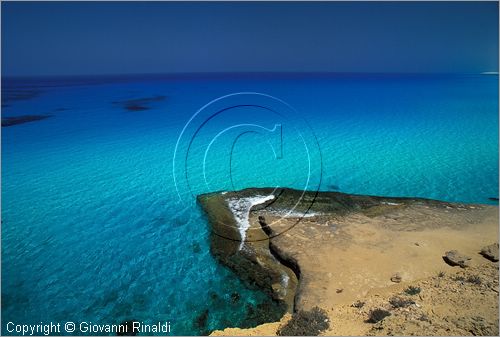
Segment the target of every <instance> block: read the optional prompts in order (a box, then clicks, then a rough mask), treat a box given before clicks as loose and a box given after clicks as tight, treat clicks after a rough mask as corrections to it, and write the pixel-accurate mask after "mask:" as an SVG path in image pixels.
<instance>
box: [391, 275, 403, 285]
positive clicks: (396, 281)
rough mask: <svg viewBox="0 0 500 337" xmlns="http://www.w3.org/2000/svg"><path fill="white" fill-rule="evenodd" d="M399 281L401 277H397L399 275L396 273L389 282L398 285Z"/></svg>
mask: <svg viewBox="0 0 500 337" xmlns="http://www.w3.org/2000/svg"><path fill="white" fill-rule="evenodd" d="M401 280H402V277H401V275H399V273H396V274H394V275H392V276H391V281H392V282H394V283H399V282H401Z"/></svg>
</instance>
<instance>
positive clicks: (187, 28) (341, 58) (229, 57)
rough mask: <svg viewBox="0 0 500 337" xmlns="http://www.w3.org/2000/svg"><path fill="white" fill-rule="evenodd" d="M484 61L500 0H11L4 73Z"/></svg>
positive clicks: (464, 69) (397, 66)
mask: <svg viewBox="0 0 500 337" xmlns="http://www.w3.org/2000/svg"><path fill="white" fill-rule="evenodd" d="M482 71H498V3H497V2H478V1H474V2H400V3H395V2H383V3H373V2H370V3H367V2H345V3H342V2H330V3H325V2H317V3H303V2H295V3H283V2H281V3H263V2H254V3H230V2H223V3H185V2H184V3H172V2H150V3H144V2H142V3H139V2H85V3H84V2H37V3H34V2H28V3H27V2H2V74H3V75H4V76H18V75H19V76H29V75H72V74H84V75H91V74H125V73H174V72H452V73H478V72H482Z"/></svg>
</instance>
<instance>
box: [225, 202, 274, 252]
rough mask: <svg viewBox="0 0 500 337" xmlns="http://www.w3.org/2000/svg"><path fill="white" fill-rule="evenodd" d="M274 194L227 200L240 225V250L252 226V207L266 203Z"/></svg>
mask: <svg viewBox="0 0 500 337" xmlns="http://www.w3.org/2000/svg"><path fill="white" fill-rule="evenodd" d="M273 199H274V195H268V196H262V195H257V196H254V197H249V198H238V199H229V200H228V201H227V203H228V205H229V209H230V210H231V212H233V215H234V218H235V220H236V223H237V225H238V230H239V232H240V237H241V243H240V247H239V249H238V250H241V248H243V244H244V243H245V238H246V235H247V230H248V228H250V221H249V218H250V209H251V208H252V207H253V206H255V205H260V204H263V203H265V202H266V201H268V200H273Z"/></svg>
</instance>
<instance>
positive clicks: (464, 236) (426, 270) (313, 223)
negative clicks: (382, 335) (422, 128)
mask: <svg viewBox="0 0 500 337" xmlns="http://www.w3.org/2000/svg"><path fill="white" fill-rule="evenodd" d="M269 195H273V198H269V199H268V198H265V197H266V196H269ZM264 199H266V200H265V201H264V202H262V203H260V201H262V200H264ZM198 200H199V203H200V204H201V205H202V207H203V209H204V210H205V211H206V214H207V217H208V220H209V223H210V227H211V230H212V233H211V251H212V254H213V255H214V256H215V257H217V258H218V259H219V261H220V262H221V263H223V264H224V265H226V266H228V267H230V268H231V269H233V270H234V271H235V272H236V273H237V274H238V275H239V276H240V277H241V278H242V279H244V280H247V281H249V282H251V283H254V284H256V285H258V286H259V287H261V288H262V289H264V290H265V291H266V292H267V293H268V294H269V295H270V296H271V297H272V298H274V299H276V300H278V301H280V302H282V303H283V304H285V305H286V309H288V311H292V309H293V310H294V311H297V310H309V309H311V308H312V307H314V306H318V307H320V308H323V309H327V310H329V312H331V313H332V315H335V316H330V317H331V318H332V319H333V322H335V321H336V320H337V319H338V317H337V315H338V314H339V312H338V310H337V309H338V308H340V307H345V308H347V309H346V315H345V321H346V322H351V320H352V319H353V318H352V317H353V316H352V314H353V311H355V310H363V311H366V310H372V309H376V308H377V307H380V303H378V304H377V305H371V304H369V301H368V300H366V299H367V298H373V299H374V300H375V299H379V298H381V297H379V295H380V294H383V293H385V292H388V293H391V294H394V291H395V290H397V289H398V290H397V291H398V292H400V293H401V294H404V296H417V295H411V294H408V293H407V292H406V290H405V289H406V288H407V287H408V286H409V285H414V282H416V281H418V280H420V279H422V278H426V277H429V275H439V276H435V279H436V280H437V282H441V281H439V280H443V279H444V278H446V279H448V276H447V275H448V274H450V276H449V278H450V279H451V280H453V282H455V283H457V284H460V285H461V284H462V283H464V284H467V285H474V286H476V287H477V285H478V284H481V282H483V281H484V280H483V281H480V280H479V279H477V278H475V277H473V275H472V276H471V277H470V278H465V279H464V280H463V281H459V279H458V278H457V279H456V280H455V278H453V277H454V276H453V275H452V274H453V273H462V272H469V271H470V270H471V269H472V270H475V269H474V268H478V267H480V266H485V265H486V266H488V265H489V264H491V265H492V267H495V264H493V263H491V262H490V261H487V260H486V259H484V258H482V257H481V256H479V255H478V254H477V252H478V249H479V248H480V247H483V246H484V245H485V244H487V243H489V240H490V239H491V237H497V236H498V207H496V206H488V205H477V204H475V205H474V204H462V203H448V202H441V201H436V200H429V199H420V198H390V197H374V196H364V195H350V194H344V193H339V192H302V191H296V190H290V189H276V190H274V189H247V190H243V191H237V192H220V193H212V194H206V195H201V196H199V197H198ZM235 200H243V201H242V202H236V201H235ZM252 200H257V203H256V204H253V203H252V202H248V201H252ZM249 204H252V205H253V206H250V207H248V205H249ZM235 206H237V207H235ZM247 221H248V223H247ZM242 238H244V242H243V244H242V243H241V239H242ZM450 248H454V249H456V250H457V251H459V252H460V253H456V254H453V253H450V254H448V257H449V258H450V260H452V259H453V261H455V263H458V265H460V264H462V265H467V264H468V263H469V261H470V262H471V267H469V268H467V269H461V268H453V267H451V266H447V265H446V264H444V263H443V259H442V258H441V257H442V255H443V252H450V251H449V250H450ZM462 255H463V256H462ZM469 256H470V257H471V258H470V260H469V258H468V257H469ZM455 258H457V259H458V260H456V259H455ZM396 274H398V276H399V277H400V278H401V279H400V278H399V277H395V276H396ZM287 277H289V279H287ZM391 277H392V282H391ZM481 278H482V277H481ZM285 280H286V281H287V282H285ZM299 281H300V282H299ZM397 281H400V282H397ZM483 283H484V286H488V287H490V283H489V282H488V283H486V282H483ZM415 285H418V287H419V294H418V297H419V298H420V299H422V298H426V296H427V294H428V292H427V291H426V290H424V292H423V293H422V292H421V291H420V290H421V289H420V287H421V285H420V284H419V283H416V284H415ZM422 289H424V288H423V287H422ZM429 289H434V288H432V287H431V288H429ZM474 289H475V288H474ZM340 290H341V291H340ZM497 291H498V290H497V286H494V289H493V290H492V291H491V292H497ZM452 293H453V294H455V290H453V292H452ZM457 294H459V292H457ZM372 295H373V296H372ZM485 296H486V295H485ZM488 296H490V294H489V293H488ZM471 298H472V299H473V298H474V297H471ZM488 298H489V297H488ZM458 299H461V297H458ZM493 300H495V299H493ZM377 301H378V300H377ZM471 301H472V300H471ZM482 301H483V302H484V300H482ZM496 301H497V299H496ZM364 302H366V303H367V304H366V305H364V306H362V305H361V306H359V308H361V309H359V308H358V306H355V307H353V306H352V304H353V303H364ZM496 303H498V301H497V302H496ZM427 305H429V306H430V308H432V306H436V305H440V306H443V305H448V304H447V303H445V302H443V300H437V301H431V302H429V303H428V304H427ZM474 305H481V303H480V302H479V301H477V302H476V301H474ZM334 307H335V308H334ZM365 307H366V308H365ZM413 307H415V308H418V309H419V310H420V307H418V306H417V305H413V306H411V308H413ZM450 307H451V308H455V307H456V305H454V304H453V305H450ZM469 307H470V306H467V308H469ZM391 308H392V306H391ZM491 308H493V307H492V306H491V303H489V304H488V306H487V307H485V308H484V313H485V314H487V315H489V316H491V317H493V318H494V317H498V312H497V310H490V309H491ZM365 309H366V310H365ZM406 309H408V308H397V309H394V310H399V311H404V312H406V311H405V310H406ZM391 310H393V309H391ZM430 312H432V311H430ZM367 313H368V311H366V312H364V313H363V314H362V315H360V317H359V320H356V321H355V322H354V321H353V325H352V326H348V325H349V324H350V323H349V324H347V325H342V326H340V325H336V324H334V325H333V330H332V331H329V332H327V334H340V335H344V334H348V335H364V334H366V333H367V331H366V330H363V329H365V328H366V325H367V323H364V322H365V321H366V318H367V317H366V315H367ZM418 314H419V315H420V313H418ZM425 314H426V315H429V313H427V312H426V313H425ZM459 314H460V313H458V314H457V315H459ZM393 316H394V317H395V315H393ZM393 316H390V317H393ZM418 317H420V316H418ZM390 319H391V318H389V320H390ZM386 320H387V318H386V319H384V320H383V321H386ZM419 322H420V321H419ZM272 327H273V329H275V328H277V326H276V325H275V324H272ZM343 328H348V330H338V329H343ZM252 331H253V330H252ZM257 331H260V330H255V333H258V332H257ZM266 331H267V330H266ZM419 331H420V330H419ZM251 333H253V332H248V330H245V334H251ZM274 333H276V330H273V331H271V330H269V331H267V332H266V333H265V334H274ZM372 333H373V332H372ZM261 334H262V333H261ZM433 334H438V333H434V332H433Z"/></svg>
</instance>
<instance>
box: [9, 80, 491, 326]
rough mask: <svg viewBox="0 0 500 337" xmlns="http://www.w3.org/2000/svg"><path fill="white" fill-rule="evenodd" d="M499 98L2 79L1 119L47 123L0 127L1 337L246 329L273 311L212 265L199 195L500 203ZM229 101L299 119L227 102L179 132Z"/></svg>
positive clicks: (371, 86)
mask: <svg viewBox="0 0 500 337" xmlns="http://www.w3.org/2000/svg"><path fill="white" fill-rule="evenodd" d="M497 83H498V78H497V76H407V77H405V76H370V77H363V76H341V77H330V76H312V75H307V76H306V75H301V76H271V75H266V76H264V77H262V78H257V77H256V76H254V77H244V78H238V76H214V77H208V76H206V77H196V76H185V77H182V76H181V77H161V76H155V77H129V78H127V77H121V78H85V79H83V78H79V79H69V78H61V79H36V80H33V79H32V80H28V79H24V80H16V81H13V80H8V81H6V80H3V85H2V90H3V98H4V101H3V102H2V104H5V107H3V108H2V114H3V116H4V117H5V116H21V115H51V116H50V117H48V118H45V119H40V120H34V121H31V122H27V123H24V124H18V125H13V126H9V127H3V128H2V322H3V323H2V325H3V327H2V328H3V329H2V332H3V333H4V334H5V333H7V331H6V330H5V324H6V323H7V322H9V321H13V322H16V323H39V322H40V321H43V322H50V321H53V322H66V321H74V322H81V321H87V322H89V321H91V322H94V323H98V324H116V323H119V322H121V321H123V320H125V319H136V320H140V321H144V322H157V321H165V320H168V321H170V322H171V327H172V332H173V334H199V333H202V332H203V331H205V330H207V329H215V328H223V327H225V326H232V325H247V326H250V325H254V324H256V322H257V321H258V319H257V318H256V316H258V315H259V310H261V311H260V312H264V313H266V312H267V313H268V312H276V310H277V308H276V307H273V304H272V303H270V302H269V300H268V298H267V297H266V296H265V295H264V294H263V293H261V292H260V291H258V290H256V289H249V288H248V287H247V286H246V285H244V284H242V282H240V281H239V280H238V278H237V277H236V276H235V275H234V274H233V273H231V272H229V271H228V270H226V269H225V268H223V267H221V266H220V265H218V264H217V263H216V261H215V260H214V259H213V258H212V257H211V255H210V253H209V242H208V236H209V229H208V225H207V223H206V220H205V218H204V215H203V214H202V213H201V211H200V209H199V207H198V206H197V204H196V202H195V200H194V197H193V195H196V194H198V193H204V192H208V191H217V190H224V189H231V188H233V187H234V188H236V189H240V188H245V187H251V186H288V187H295V188H306V187H307V188H309V189H314V188H320V189H321V190H340V191H343V192H348V193H359V194H374V195H386V196H419V197H427V198H435V199H441V200H448V201H459V202H473V203H491V204H494V203H495V201H492V200H489V198H493V197H498V85H497ZM19 92H21V93H25V95H19ZM235 92H259V93H264V94H267V95H271V96H273V97H276V98H279V99H281V100H283V101H284V102H285V103H287V104H289V105H290V106H291V107H293V109H295V110H293V109H291V108H290V107H288V106H287V105H286V104H283V102H280V101H277V100H275V99H273V98H269V97H267V96H260V95H255V94H246V95H236V96H231V97H230V98H228V99H224V100H221V101H217V102H215V103H214V104H212V105H210V106H209V107H207V108H206V109H205V110H203V111H202V112H200V114H198V115H196V116H195V117H194V119H193V120H192V122H191V123H188V121H189V119H190V118H191V116H193V114H195V113H196V111H198V110H199V109H200V108H201V107H202V106H204V105H205V104H207V103H208V102H210V101H212V100H214V99H216V98H218V97H221V96H223V95H227V94H230V93H235ZM9 93H10V94H9ZM163 96H164V97H163ZM6 98H7V100H6ZM130 100H132V101H130ZM255 105H257V106H255ZM228 107H231V109H227V110H224V111H223V112H220V111H221V110H223V109H224V108H228ZM262 107H264V108H262ZM266 108H267V109H266ZM186 123H188V124H187V125H186ZM235 126H238V127H235ZM276 126H278V127H277V128H275V127H276ZM183 129H184V130H185V132H184V133H183V134H181V132H182V130H183ZM273 130H274V131H273ZM221 131H225V132H222V133H221ZM219 134H220V135H219ZM217 135H219V136H218V137H216V136H217ZM234 139H237V141H234ZM211 141H213V142H212V143H211V144H210V142H211ZM209 144H210V147H209V146H208V145H209ZM176 146H177V147H176ZM176 149H177V150H176ZM188 149H189V151H188ZM207 149H208V150H207ZM174 154H175V156H174ZM204 163H205V164H204ZM173 165H174V167H173ZM174 176H175V179H174ZM174 182H175V183H174ZM235 292H237V293H238V294H239V295H240V296H239V300H234V298H236V296H235V295H233V300H232V298H231V297H232V294H233V293H235ZM206 309H209V314H208V317H207V324H206V326H202V327H199V326H197V324H196V321H197V318H198V317H199V316H200V315H201V314H202V313H203V312H204V311H205V310H206ZM202 325H203V324H202Z"/></svg>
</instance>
